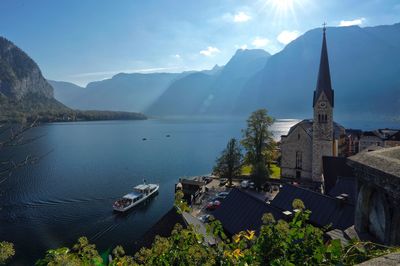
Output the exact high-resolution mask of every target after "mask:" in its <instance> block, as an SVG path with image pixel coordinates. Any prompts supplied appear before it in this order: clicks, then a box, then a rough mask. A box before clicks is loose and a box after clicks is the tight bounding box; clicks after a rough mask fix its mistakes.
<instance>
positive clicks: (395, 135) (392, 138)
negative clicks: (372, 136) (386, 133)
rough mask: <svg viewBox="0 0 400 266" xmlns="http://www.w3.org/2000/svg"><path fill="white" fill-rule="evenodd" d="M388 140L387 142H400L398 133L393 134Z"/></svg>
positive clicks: (399, 133)
mask: <svg viewBox="0 0 400 266" xmlns="http://www.w3.org/2000/svg"><path fill="white" fill-rule="evenodd" d="M388 139H389V140H393V141H400V131H399V132H397V133H396V134H393V135H392V136H390V137H389V138H388Z"/></svg>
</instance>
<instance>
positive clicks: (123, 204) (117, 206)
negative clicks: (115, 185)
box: [113, 182, 160, 212]
mask: <svg viewBox="0 0 400 266" xmlns="http://www.w3.org/2000/svg"><path fill="white" fill-rule="evenodd" d="M159 187H160V186H159V185H158V184H146V182H144V183H143V184H141V185H138V186H136V187H134V188H133V192H131V193H128V194H126V195H125V196H123V197H122V198H120V199H118V200H117V201H115V202H114V204H113V208H114V210H116V211H119V212H124V211H127V210H129V209H130V208H132V207H134V206H136V205H138V204H140V203H141V202H143V201H145V200H146V199H148V198H149V197H151V196H152V195H154V194H155V193H157V191H158V188H159Z"/></svg>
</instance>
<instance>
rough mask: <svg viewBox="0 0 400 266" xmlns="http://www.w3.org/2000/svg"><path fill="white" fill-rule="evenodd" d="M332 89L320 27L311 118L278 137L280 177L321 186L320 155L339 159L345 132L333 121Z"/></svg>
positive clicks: (324, 37)
mask: <svg viewBox="0 0 400 266" xmlns="http://www.w3.org/2000/svg"><path fill="white" fill-rule="evenodd" d="M334 99H335V97H334V90H333V89H332V84H331V75H330V70H329V60H328V49H327V44H326V28H325V27H324V28H323V38H322V49H321V59H320V65H319V72H318V79H317V86H316V88H315V91H314V95H313V105H312V106H313V111H314V117H313V119H305V120H302V121H301V122H299V123H297V124H296V125H294V126H292V127H291V128H290V130H289V132H288V134H287V135H283V136H281V146H280V147H281V176H282V177H286V178H295V179H301V180H305V181H306V180H307V181H313V182H314V183H317V184H322V183H323V181H324V178H323V170H322V157H323V156H342V155H343V149H342V147H343V143H344V142H345V129H344V127H342V126H341V125H339V124H338V123H336V122H334V121H333V110H334V104H335V101H334Z"/></svg>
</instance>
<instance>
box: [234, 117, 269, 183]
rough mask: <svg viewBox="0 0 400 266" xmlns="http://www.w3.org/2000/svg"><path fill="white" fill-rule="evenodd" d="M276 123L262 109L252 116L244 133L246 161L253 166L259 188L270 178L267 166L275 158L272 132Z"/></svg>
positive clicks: (243, 141) (254, 179)
mask: <svg viewBox="0 0 400 266" xmlns="http://www.w3.org/2000/svg"><path fill="white" fill-rule="evenodd" d="M274 121H275V120H274V119H273V118H272V117H270V116H269V115H268V113H267V110H266V109H260V110H257V111H255V112H253V113H252V114H251V115H250V117H249V119H248V120H247V128H246V129H245V130H244V131H243V140H242V141H241V143H242V145H243V147H244V148H245V149H246V156H245V160H246V163H247V164H250V165H251V166H252V177H253V181H254V183H255V184H256V186H257V187H259V186H261V185H262V184H263V183H264V181H265V178H266V177H268V176H269V171H268V168H267V167H266V164H267V163H268V164H269V163H270V161H271V160H272V159H273V158H274V154H275V146H276V145H275V141H274V140H273V138H272V132H271V131H270V127H271V126H272V124H273V123H274Z"/></svg>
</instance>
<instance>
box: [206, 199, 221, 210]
mask: <svg viewBox="0 0 400 266" xmlns="http://www.w3.org/2000/svg"><path fill="white" fill-rule="evenodd" d="M220 205H221V202H220V201H219V200H214V201H210V202H209V203H208V204H207V206H206V210H208V211H213V210H215V209H217V208H218V207H219V206H220Z"/></svg>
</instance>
